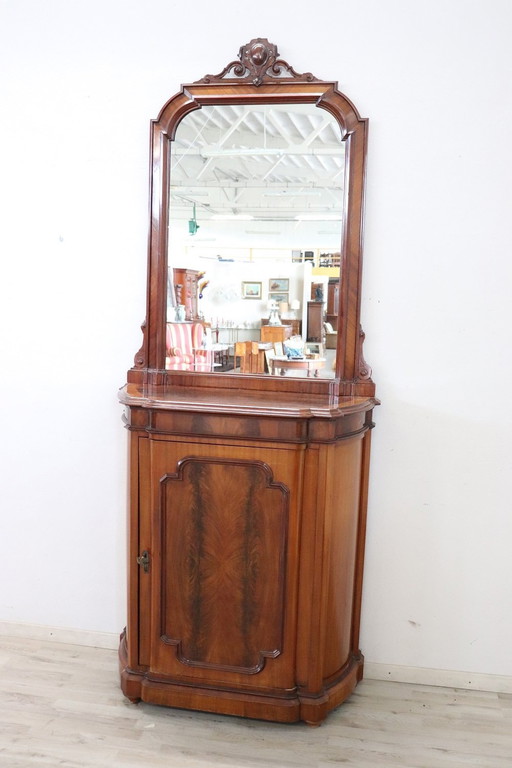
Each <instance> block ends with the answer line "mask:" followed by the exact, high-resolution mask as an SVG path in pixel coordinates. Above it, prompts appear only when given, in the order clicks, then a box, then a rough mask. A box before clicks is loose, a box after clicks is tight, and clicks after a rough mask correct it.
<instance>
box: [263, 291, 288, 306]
mask: <svg viewBox="0 0 512 768" xmlns="http://www.w3.org/2000/svg"><path fill="white" fill-rule="evenodd" d="M288 295H289V294H287V293H269V295H268V300H269V301H276V302H277V303H278V304H281V303H282V302H283V301H284V302H286V303H288Z"/></svg>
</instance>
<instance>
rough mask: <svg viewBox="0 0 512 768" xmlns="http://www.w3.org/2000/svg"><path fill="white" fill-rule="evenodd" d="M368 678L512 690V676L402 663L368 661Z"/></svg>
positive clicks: (504, 690)
mask: <svg viewBox="0 0 512 768" xmlns="http://www.w3.org/2000/svg"><path fill="white" fill-rule="evenodd" d="M364 677H365V678H368V679H370V680H389V681H391V682H394V683H412V684H418V685H435V686H439V687H441V688H465V689H467V690H474V691H492V692H494V693H512V677H510V676H509V675H487V674H484V673H476V672H460V671H458V670H451V669H430V668H424V667H403V666H401V665H399V664H379V663H376V662H371V661H365V664H364Z"/></svg>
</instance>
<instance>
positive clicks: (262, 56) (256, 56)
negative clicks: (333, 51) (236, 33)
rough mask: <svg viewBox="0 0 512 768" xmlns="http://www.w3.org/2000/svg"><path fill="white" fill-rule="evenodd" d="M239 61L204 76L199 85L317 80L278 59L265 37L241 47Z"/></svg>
mask: <svg viewBox="0 0 512 768" xmlns="http://www.w3.org/2000/svg"><path fill="white" fill-rule="evenodd" d="M238 58H239V61H231V62H230V63H229V64H228V65H227V66H226V67H224V69H223V70H222V72H220V73H219V74H218V75H206V76H205V77H204V78H203V79H202V80H199V81H198V82H199V83H215V82H219V81H222V80H227V79H229V78H234V79H236V80H243V81H244V82H250V83H252V85H261V84H262V83H263V82H264V81H265V80H267V82H268V81H269V80H275V79H276V78H292V79H297V80H303V81H304V80H305V81H307V82H312V81H314V80H317V78H316V77H314V76H313V75H312V74H311V72H306V73H304V74H299V73H298V72H296V71H295V70H294V69H293V67H291V66H290V65H289V64H288V62H286V61H284V59H280V58H279V51H278V50H277V45H274V44H273V43H270V42H269V41H268V40H267V38H266V37H256V38H254V40H251V41H250V42H249V43H247V45H242V47H241V48H240V51H239V53H238Z"/></svg>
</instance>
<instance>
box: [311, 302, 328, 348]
mask: <svg viewBox="0 0 512 768" xmlns="http://www.w3.org/2000/svg"><path fill="white" fill-rule="evenodd" d="M324 306H325V305H324V303H323V302H322V301H308V331H307V341H316V342H321V341H322V339H323V337H324Z"/></svg>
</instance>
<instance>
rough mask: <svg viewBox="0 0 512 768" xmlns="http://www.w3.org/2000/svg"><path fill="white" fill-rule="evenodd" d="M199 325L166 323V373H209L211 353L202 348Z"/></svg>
mask: <svg viewBox="0 0 512 768" xmlns="http://www.w3.org/2000/svg"><path fill="white" fill-rule="evenodd" d="M203 337H204V328H203V326H202V325H201V323H167V327H166V356H165V367H166V369H167V370H168V371H211V370H212V367H213V351H212V350H211V349H205V348H204V347H203Z"/></svg>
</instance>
